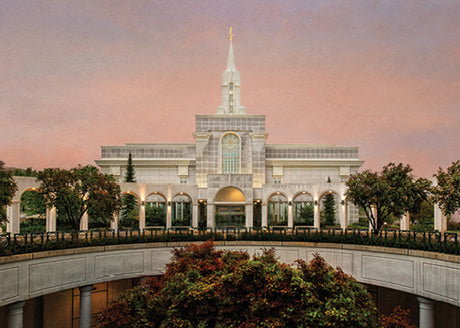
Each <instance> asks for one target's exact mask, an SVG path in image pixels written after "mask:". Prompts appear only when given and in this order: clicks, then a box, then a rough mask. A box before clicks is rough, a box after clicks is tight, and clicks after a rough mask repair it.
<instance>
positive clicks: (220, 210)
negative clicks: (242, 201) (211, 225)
mask: <svg viewBox="0 0 460 328" xmlns="http://www.w3.org/2000/svg"><path fill="white" fill-rule="evenodd" d="M245 224H246V215H245V211H244V205H219V206H216V227H217V228H223V227H226V226H235V227H244V226H245Z"/></svg>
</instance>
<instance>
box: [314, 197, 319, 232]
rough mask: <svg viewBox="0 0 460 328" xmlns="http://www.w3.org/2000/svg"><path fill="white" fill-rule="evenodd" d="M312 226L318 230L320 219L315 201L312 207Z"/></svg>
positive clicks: (317, 202)
mask: <svg viewBox="0 0 460 328" xmlns="http://www.w3.org/2000/svg"><path fill="white" fill-rule="evenodd" d="M313 226H314V227H315V228H318V229H319V228H320V226H321V223H320V217H319V201H317V200H315V202H314V205H313Z"/></svg>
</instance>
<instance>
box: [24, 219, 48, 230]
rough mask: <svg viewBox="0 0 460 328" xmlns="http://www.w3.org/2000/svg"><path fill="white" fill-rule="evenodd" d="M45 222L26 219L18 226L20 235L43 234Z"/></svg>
mask: <svg viewBox="0 0 460 328" xmlns="http://www.w3.org/2000/svg"><path fill="white" fill-rule="evenodd" d="M45 231H46V220H44V219H37V218H28V219H27V220H26V221H23V222H21V223H20V224H19V232H20V233H34V232H45Z"/></svg>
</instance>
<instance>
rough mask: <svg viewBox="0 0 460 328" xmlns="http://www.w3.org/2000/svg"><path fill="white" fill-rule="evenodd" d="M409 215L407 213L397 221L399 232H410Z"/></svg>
mask: <svg viewBox="0 0 460 328" xmlns="http://www.w3.org/2000/svg"><path fill="white" fill-rule="evenodd" d="M409 222H410V214H409V212H407V213H406V214H404V215H403V216H401V219H400V221H399V230H410V225H409Z"/></svg>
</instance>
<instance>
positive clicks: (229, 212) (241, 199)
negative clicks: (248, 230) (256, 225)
mask: <svg viewBox="0 0 460 328" xmlns="http://www.w3.org/2000/svg"><path fill="white" fill-rule="evenodd" d="M245 204H246V196H245V195H244V192H243V191H242V190H241V189H239V188H236V187H233V186H228V187H224V188H222V189H220V190H219V191H218V192H217V193H216V195H215V196H214V205H215V206H216V207H215V217H214V219H215V226H216V227H227V226H239V227H243V226H245V224H246V211H245ZM208 206H209V205H208Z"/></svg>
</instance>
